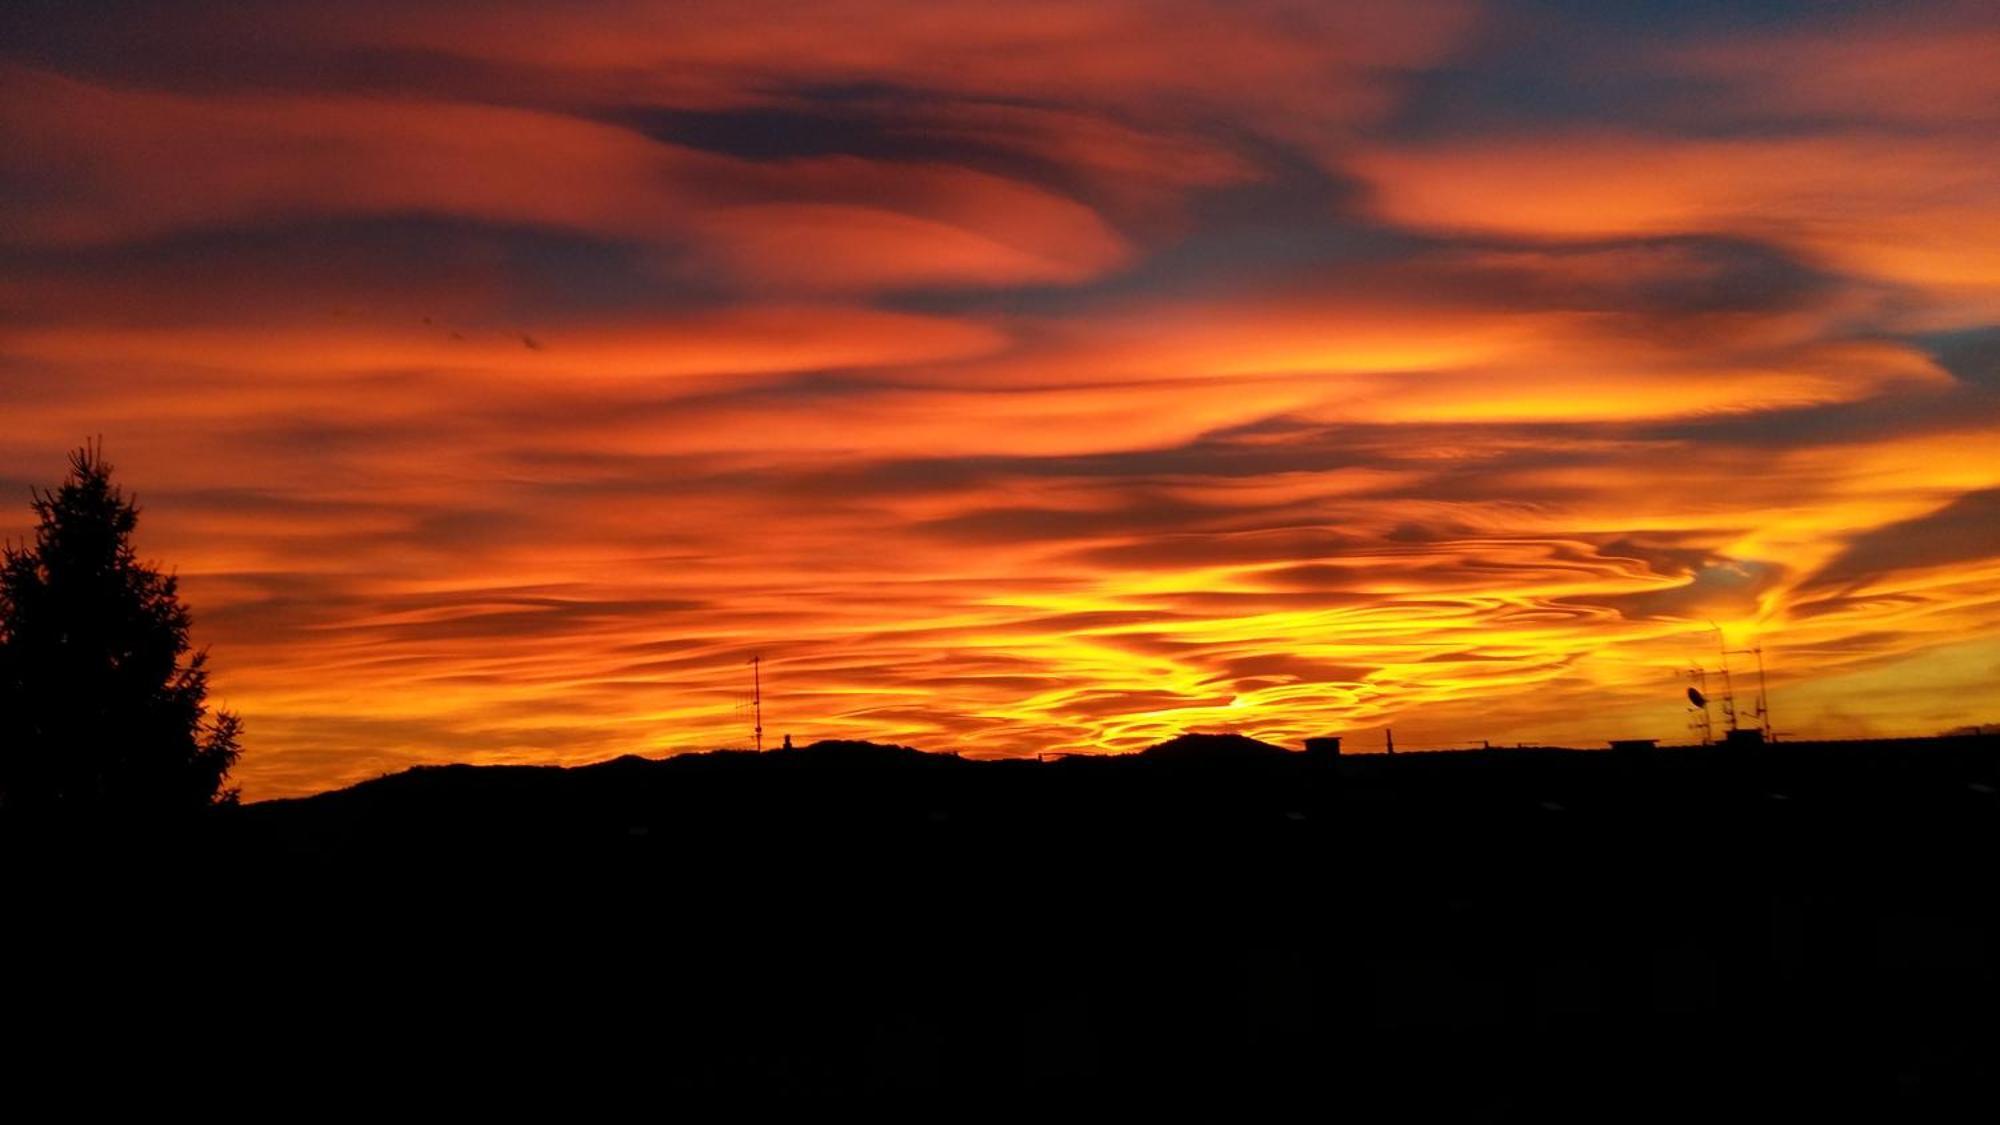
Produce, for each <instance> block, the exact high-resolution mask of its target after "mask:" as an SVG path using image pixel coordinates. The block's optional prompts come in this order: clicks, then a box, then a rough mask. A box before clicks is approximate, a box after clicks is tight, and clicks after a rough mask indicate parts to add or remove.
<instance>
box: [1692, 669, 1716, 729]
mask: <svg viewBox="0 0 2000 1125" xmlns="http://www.w3.org/2000/svg"><path fill="white" fill-rule="evenodd" d="M1687 678H1688V683H1689V686H1688V690H1687V698H1688V703H1689V704H1691V706H1690V707H1689V708H1688V728H1689V729H1690V730H1694V731H1696V732H1698V733H1700V735H1701V744H1702V745H1703V746H1713V745H1714V744H1715V720H1714V718H1713V717H1712V716H1710V715H1709V713H1708V669H1706V668H1703V667H1702V666H1701V665H1699V664H1696V665H1694V666H1693V667H1691V668H1689V669H1688V672H1687Z"/></svg>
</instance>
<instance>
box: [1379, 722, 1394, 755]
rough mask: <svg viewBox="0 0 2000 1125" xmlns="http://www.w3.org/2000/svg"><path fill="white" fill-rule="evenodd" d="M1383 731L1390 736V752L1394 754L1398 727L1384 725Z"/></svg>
mask: <svg viewBox="0 0 2000 1125" xmlns="http://www.w3.org/2000/svg"><path fill="white" fill-rule="evenodd" d="M1382 733H1383V734H1384V735H1387V736H1388V738H1389V753H1391V754H1394V753H1395V752H1396V728H1395V727H1383V728H1382Z"/></svg>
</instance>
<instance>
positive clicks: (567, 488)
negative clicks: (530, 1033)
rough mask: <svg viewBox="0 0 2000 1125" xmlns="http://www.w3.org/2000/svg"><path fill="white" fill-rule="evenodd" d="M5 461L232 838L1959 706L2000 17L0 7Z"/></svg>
mask: <svg viewBox="0 0 2000 1125" xmlns="http://www.w3.org/2000/svg"><path fill="white" fill-rule="evenodd" d="M0 411H4V414H0V417H4V425H0V501H4V505H5V506H4V508H0V535H6V536H11V537H13V538H14V539H15V540H16V541H18V540H19V539H20V537H21V536H23V535H25V534H27V533H28V532H29V531H30V529H31V526H32V514H31V513H30V511H29V510H28V507H27V500H28V497H29V489H30V488H31V486H38V485H48V484H52V483H54V482H55V481H56V480H57V479H58V478H59V477H60V476H61V473H62V471H63V468H64V461H63V457H64V454H65V452H66V451H67V450H68V449H70V448H72V447H74V446H76V445H78V444H80V443H81V442H82V441H83V440H84V439H85V438H86V437H91V436H94V435H100V434H101V435H102V437H103V440H104V445H105V448H106V450H107V453H108V455H109V458H110V460H111V461H112V462H113V463H114V464H115V465H116V467H117V470H118V474H119V477H120V479H121V480H122V481H123V482H124V484H125V485H126V486H127V488H128V489H129V490H131V491H133V492H136V493H137V495H138V497H139V500H140V502H141V504H142V505H143V508H144V517H143V519H142V521H141V525H140V536H141V539H140V547H141V552H142V554H143V555H144V556H145V557H146V558H148V559H150V560H154V561H157V562H158V563H159V564H161V565H165V566H171V567H174V568H176V569H177V570H178V571H179V573H180V575H181V576H182V581H183V592H184V595H185V596H186V598H187V600H188V602H189V604H190V605H191V606H192V608H193V610H194V614H195V633H196V639H197V641H198V643H200V644H204V645H207V646H208V647H209V648H210V650H211V660H212V662H213V666H214V669H215V673H214V681H213V688H214V700H215V702H218V703H221V704H225V705H227V706H229V707H230V708H232V709H234V710H236V711H239V712H240V713H241V714H242V715H243V717H244V719H245V722H246V724H247V728H248V733H247V737H246V744H247V750H246V753H245V755H244V757H243V759H242V762H241V764H240V766H239V767H238V770H237V775H236V776H237V780H238V781H240V782H241V783H242V785H243V787H244V793H245V796H246V797H247V798H251V799H257V798H266V797H275V796H283V795H288V794H296V793H303V792H310V791H313V790H318V789H324V788H329V787H332V786H336V785H341V784H346V783H350V782H353V781H357V780H360V779H363V778H367V777H371V776H375V775H377V774H380V773H383V772H385V771H389V770H393V769H397V768H401V767H402V766H405V765H409V764H414V763H419V762H440V761H475V762H495V761H508V762H514V761H535V762H542V761H559V762H584V761H594V760H599V759H603V758H607V757H611V756H614V755H617V754H621V753H642V754H662V753H668V752H674V751H681V750H696V749H709V748H713V747H717V746H740V745H746V744H747V743H748V742H749V738H750V730H749V727H750V721H749V717H748V714H747V711H746V708H745V703H746V699H747V694H748V684H749V668H748V666H747V664H746V661H747V660H748V658H749V657H750V656H751V654H753V653H761V654H762V655H763V659H764V663H763V670H764V677H765V725H766V730H767V741H770V742H775V741H776V740H777V738H778V737H779V736H780V735H781V734H783V733H790V734H791V735H792V736H793V738H794V739H795V740H796V741H799V742H805V741H808V740H811V739H814V738H820V737H831V736H838V737H866V738H874V739H879V740H892V741H899V742H905V743H909V744H913V745H917V746H921V747H924V748H927V749H935V750H947V749H956V750H962V751H965V752H967V753H971V754H979V755H1003V754H1031V753H1034V752H1036V751H1042V750H1072V751H1074V750H1087V751H1107V752H1108V751H1116V750H1132V749H1138V748H1140V747H1143V746H1145V745H1148V744H1150V743H1153V742H1156V741H1159V740H1161V739H1163V738H1165V737H1168V736H1171V735H1173V734H1175V733H1178V732H1180V731H1182V730H1189V729H1194V730H1235V731H1241V732H1243V733H1246V734H1251V735H1255V736H1258V737H1262V738H1266V739H1270V740H1273V741H1280V742H1287V743H1295V742H1296V741H1297V740H1298V739H1299V738H1301V737H1303V736H1305V735H1308V734H1319V733H1345V734H1347V735H1348V736H1349V738H1350V744H1351V745H1353V746H1354V747H1355V748H1356V749H1372V748H1375V747H1377V746H1379V745H1380V741H1381V729H1382V728H1383V727H1384V726H1385V725H1390V724H1393V726H1394V728H1395V732H1396V739H1397V742H1398V744H1399V746H1441V745H1449V744H1455V743H1456V744H1463V743H1466V742H1472V743H1477V742H1478V741H1479V740H1481V739H1490V740H1492V741H1494V742H1496V743H1499V742H1508V743H1512V742H1516V741H1528V740H1555V741H1567V742H1571V743H1576V744H1601V742H1602V740H1603V739H1607V738H1613V737H1658V738H1663V739H1681V738H1684V737H1686V725H1685V723H1686V714H1685V706H1684V701H1683V699H1682V692H1683V690H1684V688H1685V687H1686V679H1685V672H1686V670H1687V669H1688V667H1689V666H1690V664H1691V663H1695V662H1700V663H1704V664H1707V665H1709V666H1711V667H1713V666H1714V665H1715V663H1716V655H1715V653H1716V648H1717V641H1716V634H1715V633H1714V632H1713V631H1711V629H1710V626H1709V622H1711V621H1712V622H1714V623H1715V624H1716V625H1717V626H1719V627H1720V628H1721V629H1722V631H1723V633H1724V635H1725V637H1726V640H1727V643H1728V645H1729V647H1731V648H1741V647H1747V646H1750V645H1752V644H1756V643H1761V644H1762V646H1763V648H1764V652H1765V658H1766V662H1767V664H1768V665H1769V668H1770V673H1771V685H1772V693H1771V702H1772V713H1773V719H1774V722H1775V725H1776V727H1777V729H1778V730H1779V731H1780V732H1788V733H1790V734H1793V735H1795V736H1808V735H1810V736H1829V737H1841V736H1861V735H1867V734H1906V733H1908V734H1927V733H1934V732H1936V731H1938V730H1941V729H1944V728H1948V727H1952V726H1957V725H1962V724H1968V723H1977V722H1994V721H2000V690H1996V684H2000V8H1997V7H1996V6H1995V5H1993V4H1991V3H1969V4H1964V5H1957V4H1950V3H1927V4H1881V3H1871V4H1844V3H1832V2H1812V3H1808V2H1799V3H1722V2H1691V0H1675V2H1660V3H1639V4H1632V3H1627V4H1612V3H1593V2H1586V0H1575V2H1553V0H1551V2H1542V3H1476V2H1470V0H1467V2H1457V0H1447V2H1438V3H1429V2H1423V0H1416V2H1401V3H1396V4H1374V3H1371V4H1358V3H1357V4H1351V5H1344V4H1333V3H1324V2H1322V3H1312V2H1281V3H1258V2H1242V0H1237V2H1229V3H1223V2H1216V3H1198V2H1192V0H1152V2H1146V3H1139V2H1136V0H1095V2H1087V3H1056V2H1046V0H1014V2H1011V3H1006V4H972V3H966V4H952V3H941V2H938V0H918V2H907V3H906V2H900V0H854V2H846V0H817V2H812V3H773V2H759V0H717V2H710V0H680V2H675V3H636V2H618V0H611V2H578V0H566V2H556V0H535V2H512V0H480V2H478V3H473V2H470V0H468V2H463V3H459V2H445V0H396V2H394V3H387V2H383V3H374V2H359V3H343V4H321V3H304V2H299V3H292V2H270V3H261V4H241V3H230V4H221V3H216V4H201V3H194V4H179V3H130V4H92V5H77V4H59V3H38V2H25V3H22V2H17V3H13V4H10V5H8V6H7V8H6V9H5V11H4V13H0ZM1738 666H1739V668H1740V667H1742V666H1743V663H1742V658H1739V665H1738Z"/></svg>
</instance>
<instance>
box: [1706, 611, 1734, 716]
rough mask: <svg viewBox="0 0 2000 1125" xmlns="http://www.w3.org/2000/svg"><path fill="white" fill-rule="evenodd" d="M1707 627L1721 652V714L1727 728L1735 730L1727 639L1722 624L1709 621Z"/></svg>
mask: <svg viewBox="0 0 2000 1125" xmlns="http://www.w3.org/2000/svg"><path fill="white" fill-rule="evenodd" d="M1708 627H1709V628H1711V629H1713V630H1715V648H1716V651H1717V652H1720V653H1721V654H1722V715H1723V717H1724V718H1726V719H1728V720H1729V729H1730V731H1731V732H1732V733H1733V732H1734V731H1735V730H1736V681H1735V680H1733V679H1731V678H1730V677H1729V640H1728V638H1726V637H1725V636H1724V635H1723V632H1722V626H1720V625H1717V624H1716V623H1715V622H1713V621H1711V622H1709V623H1708Z"/></svg>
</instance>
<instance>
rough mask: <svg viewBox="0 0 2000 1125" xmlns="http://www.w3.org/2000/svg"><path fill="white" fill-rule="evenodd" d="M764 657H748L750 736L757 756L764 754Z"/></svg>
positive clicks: (759, 655) (760, 655) (757, 654)
mask: <svg viewBox="0 0 2000 1125" xmlns="http://www.w3.org/2000/svg"><path fill="white" fill-rule="evenodd" d="M763 663H764V655H763V654H762V653H753V654H751V657H750V715H751V719H750V722H751V724H752V725H751V728H750V734H751V738H752V740H753V744H754V745H755V746H756V747H757V752H758V753H759V754H761V753H763V752H764V670H763Z"/></svg>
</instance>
